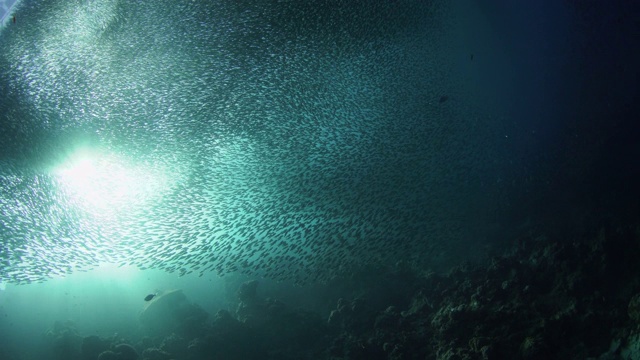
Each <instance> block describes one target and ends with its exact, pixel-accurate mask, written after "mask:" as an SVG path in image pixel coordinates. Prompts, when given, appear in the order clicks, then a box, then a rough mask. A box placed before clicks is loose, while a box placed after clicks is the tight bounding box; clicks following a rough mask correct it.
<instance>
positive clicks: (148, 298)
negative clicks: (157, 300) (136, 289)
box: [144, 294, 157, 301]
mask: <svg viewBox="0 0 640 360" xmlns="http://www.w3.org/2000/svg"><path fill="white" fill-rule="evenodd" d="M156 295H157V294H149V295H147V296H146V297H145V298H144V301H151V299H153V298H154V297H156Z"/></svg>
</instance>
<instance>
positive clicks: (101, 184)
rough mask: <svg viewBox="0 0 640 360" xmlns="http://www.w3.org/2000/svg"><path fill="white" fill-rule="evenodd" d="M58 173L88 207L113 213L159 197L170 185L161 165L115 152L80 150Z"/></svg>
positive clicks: (80, 202)
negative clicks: (133, 160) (128, 157)
mask: <svg viewBox="0 0 640 360" xmlns="http://www.w3.org/2000/svg"><path fill="white" fill-rule="evenodd" d="M56 175H57V176H58V178H59V179H60V182H61V185H62V186H63V188H64V189H65V190H66V191H67V192H68V193H69V194H70V195H71V196H72V197H73V198H74V202H76V203H77V204H79V205H80V206H81V207H84V208H85V210H88V211H90V212H95V213H99V214H113V213H114V212H116V211H117V212H121V211H122V210H125V209H130V208H131V207H135V206H140V205H143V204H144V203H146V202H147V201H149V200H152V199H154V198H157V197H158V196H160V195H161V194H162V192H163V190H166V188H167V187H168V184H167V183H168V181H167V177H166V175H165V171H163V169H162V168H161V167H153V166H148V165H144V164H135V163H133V162H132V161H130V160H129V159H126V158H124V157H122V156H118V155H114V154H104V153H100V152H97V151H90V150H86V149H85V150H79V151H78V152H77V153H75V154H74V155H73V156H72V157H71V158H70V159H68V160H67V162H65V163H64V164H62V165H61V166H60V167H59V168H58V169H57V170H56Z"/></svg>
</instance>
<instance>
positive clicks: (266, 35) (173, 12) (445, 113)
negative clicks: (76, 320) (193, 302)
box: [0, 0, 492, 284]
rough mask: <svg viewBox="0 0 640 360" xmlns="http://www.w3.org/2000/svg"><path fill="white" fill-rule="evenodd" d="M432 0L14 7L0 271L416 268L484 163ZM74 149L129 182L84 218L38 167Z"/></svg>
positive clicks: (311, 273) (48, 170)
mask: <svg viewBox="0 0 640 360" xmlns="http://www.w3.org/2000/svg"><path fill="white" fill-rule="evenodd" d="M446 3H447V2H446V1H423V0H410V1H352V0H326V1H310V2H306V1H276V0H271V1H238V0H233V1H231V0H221V1H187V0H178V1H174V0H172V1H153V2H151V1H147V2H134V1H118V0H103V1H86V2H85V1H82V2H70V1H48V2H46V3H41V2H24V4H22V5H21V8H20V9H19V15H20V16H19V19H20V21H19V22H17V23H16V24H15V26H7V27H6V28H5V29H4V30H3V32H2V33H1V34H0V48H2V49H3V51H2V53H1V54H0V93H2V97H3V99H2V100H0V122H1V126H2V134H0V142H1V144H0V237H1V243H0V281H2V282H10V283H17V284H22V283H30V282H37V281H43V280H46V279H47V278H50V277H52V276H61V275H65V274H69V273H71V272H74V271H84V270H87V269H91V268H92V267H95V266H97V264H99V263H102V262H113V263H117V264H121V265H134V266H137V267H139V268H141V269H149V268H154V269H163V270H166V271H170V272H178V273H179V274H182V275H186V274H190V273H197V274H200V275H204V274H211V273H213V274H218V275H224V274H228V273H230V272H235V271H238V272H241V273H244V274H250V275H254V276H264V277H269V278H273V279H277V280H291V281H297V282H301V283H305V282H310V281H325V280H328V279H330V278H332V277H333V276H335V275H336V274H338V273H340V272H344V271H347V270H348V269H349V268H351V267H353V266H358V265H366V264H369V263H396V262H398V261H406V262H424V263H427V264H428V263H429V261H430V259H431V258H432V257H433V256H435V255H434V254H436V253H438V252H440V251H444V250H443V249H445V248H446V247H447V246H448V244H450V243H454V242H456V241H459V239H460V238H461V237H464V236H466V235H465V233H466V232H467V231H468V230H467V227H466V225H465V220H466V219H467V217H468V215H469V212H471V211H473V201H475V200H474V196H477V195H478V193H480V192H482V191H481V190H479V188H478V187H479V185H478V184H480V183H482V181H483V179H482V176H483V175H482V174H483V173H485V172H486V171H487V169H488V167H490V166H491V164H490V163H489V162H488V161H487V160H486V159H487V158H488V157H489V156H490V153H491V151H492V150H491V148H490V147H489V146H487V145H486V144H485V143H483V141H482V140H481V138H482V137H483V134H482V132H483V131H487V130H486V129H485V128H483V127H482V126H480V125H479V118H480V116H479V115H477V114H472V113H471V112H470V111H469V109H467V108H466V107H465V106H464V102H463V101H461V100H460V99H463V98H464V96H465V94H464V90H463V85H461V84H460V83H459V82H460V81H461V80H460V79H459V78H458V77H457V76H456V75H455V74H452V66H451V65H450V63H449V56H450V52H449V49H448V46H447V39H446V36H448V35H447V34H448V28H447V26H449V25H448V22H447V19H446V17H447V10H446V5H445V4H446ZM10 25H11V24H10ZM444 96H446V97H444ZM443 97H444V98H446V99H448V100H447V101H446V102H443V101H441V99H442V98H443ZM78 143H81V144H83V145H84V146H88V147H92V148H95V149H98V150H99V151H100V152H101V153H109V154H117V155H118V156H120V158H123V159H127V161H128V162H129V163H134V164H137V166H139V168H140V169H142V170H141V172H145V173H146V174H150V175H148V178H145V179H146V180H144V182H145V183H144V184H142V185H141V186H142V187H143V188H146V189H147V190H148V191H146V192H144V190H141V191H143V192H138V193H135V194H133V195H131V199H127V200H126V201H125V202H124V203H117V204H116V203H113V204H112V205H111V207H110V208H101V209H93V210H92V209H91V207H90V206H87V204H86V201H85V202H83V200H82V198H78V197H77V196H75V195H74V194H75V193H74V191H75V190H74V189H73V188H69V186H65V184H64V181H63V180H62V179H61V178H60V176H58V174H57V173H56V172H55V171H54V170H52V169H53V168H54V167H55V166H56V164H58V163H60V162H64V159H65V158H66V157H70V156H72V153H73V151H74V146H75V145H76V144H78ZM145 169H146V170H145ZM149 169H151V170H149ZM158 169H160V170H158ZM156 170H157V172H158V173H162V176H164V178H165V180H163V181H162V182H158V184H159V185H157V184H156V185H157V188H156V187H154V186H156V185H154V184H153V183H152V182H153V181H151V180H150V179H151V178H152V176H153V174H154V173H153V171H156ZM147 181H148V183H146V182H147ZM105 191H107V190H105ZM140 194H144V196H143V195H140ZM143 197H144V199H142V198H143ZM85 200H86V199H85ZM87 201H88V200H87Z"/></svg>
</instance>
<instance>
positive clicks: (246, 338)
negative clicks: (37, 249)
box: [49, 224, 640, 360]
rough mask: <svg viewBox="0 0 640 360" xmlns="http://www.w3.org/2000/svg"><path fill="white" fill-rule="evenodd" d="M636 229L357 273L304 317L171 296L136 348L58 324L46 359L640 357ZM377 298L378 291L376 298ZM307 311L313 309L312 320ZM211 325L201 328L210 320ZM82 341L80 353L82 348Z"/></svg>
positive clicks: (247, 286) (530, 241)
mask: <svg viewBox="0 0 640 360" xmlns="http://www.w3.org/2000/svg"><path fill="white" fill-rule="evenodd" d="M639 229H640V228H636V227H622V226H613V225H611V224H605V225H602V226H600V227H599V228H597V229H596V230H594V231H591V232H588V233H585V234H584V235H583V237H581V238H580V239H576V240H574V241H567V240H564V241H559V240H558V239H552V238H548V237H545V236H542V235H539V234H538V235H530V236H524V237H519V238H518V241H517V242H516V243H515V245H514V247H513V249H510V250H509V251H507V252H506V253H505V254H503V255H501V256H495V257H493V258H491V259H490V260H489V261H487V262H486V263H483V264H480V263H478V264H463V265H461V266H458V267H456V268H454V269H453V270H452V271H451V272H449V273H448V274H436V273H433V272H420V271H414V270H412V269H411V267H410V266H408V265H407V264H402V263H399V264H396V265H394V266H392V267H383V266H380V267H373V266H365V267H363V268H361V269H359V270H357V269H352V270H353V271H349V275H348V276H345V277H343V278H336V279H334V280H333V281H332V282H330V283H328V284H326V285H325V287H323V288H315V289H314V291H315V292H317V293H318V294H320V295H318V302H317V304H323V303H325V302H326V304H327V305H326V306H325V307H323V305H320V306H319V307H317V308H314V309H307V310H305V309H298V308H292V307H291V306H290V305H288V304H287V302H288V301H291V300H292V298H286V297H285V298H283V299H282V300H278V299H274V298H270V297H264V296H261V294H260V290H261V288H260V283H259V282H258V281H256V280H252V281H247V282H244V283H242V284H240V285H239V287H238V290H237V292H236V296H237V302H236V306H235V308H236V310H235V312H230V311H227V310H219V311H218V312H217V313H216V314H215V315H214V316H212V317H209V316H208V314H207V313H206V312H204V310H202V309H201V308H200V307H199V306H197V305H195V304H192V303H191V302H189V301H188V299H187V297H186V296H185V295H184V294H183V293H182V292H181V291H179V290H174V291H171V292H168V293H165V294H162V295H159V296H158V297H157V298H156V299H154V300H152V301H151V302H150V304H149V306H148V307H147V308H146V309H145V311H144V312H143V313H142V315H141V316H140V321H141V324H142V325H143V330H144V331H143V334H144V335H146V336H144V337H142V338H141V339H140V340H139V341H138V342H137V343H136V346H135V348H134V347H133V346H131V345H128V344H127V343H123V341H124V340H123V339H119V338H115V337H114V338H112V339H102V338H99V337H97V336H88V337H85V338H84V339H81V338H79V336H78V335H77V333H76V331H75V328H74V327H73V324H72V323H63V322H56V323H55V324H54V327H53V329H52V330H50V331H49V337H50V338H51V339H53V341H52V347H53V349H54V351H53V354H54V357H52V358H54V359H65V360H73V359H83V360H89V359H92V360H93V359H100V360H108V359H112V360H134V359H137V358H138V354H141V356H140V358H141V359H143V360H172V359H175V360H205V359H249V360H251V359H261V360H265V359H266V360H270V359H273V360H276V359H277V360H287V359H327V360H356V359H368V360H375V359H393V360H399V359H427V360H454V359H456V360H472V359H521V360H528V359H576V360H578V359H579V360H584V359H592V360H596V359H598V360H628V359H637V358H639V355H638V354H640V294H638V289H639V286H640V280H639V279H640V268H638V267H637V265H636V260H637V259H638V258H640V230H639ZM384 289H387V291H384ZM312 310H313V311H312ZM209 318H210V319H209ZM79 339H81V340H82V341H81V344H82V345H81V346H80V340H79Z"/></svg>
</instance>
